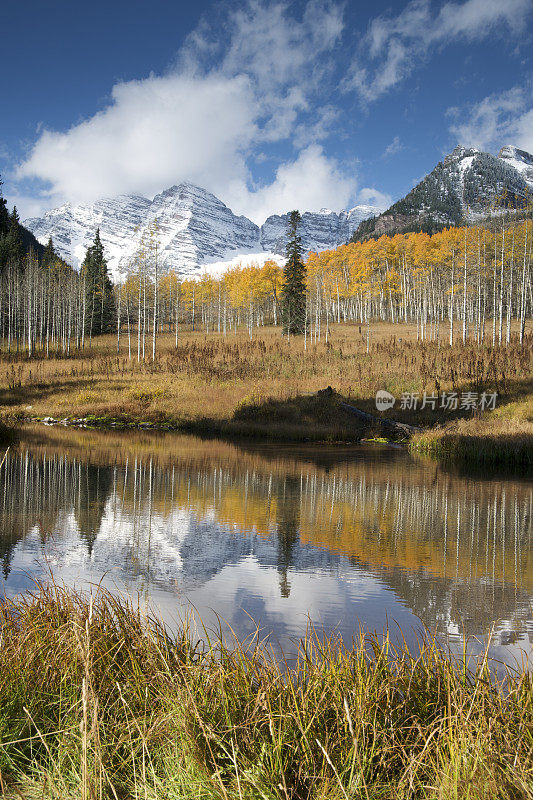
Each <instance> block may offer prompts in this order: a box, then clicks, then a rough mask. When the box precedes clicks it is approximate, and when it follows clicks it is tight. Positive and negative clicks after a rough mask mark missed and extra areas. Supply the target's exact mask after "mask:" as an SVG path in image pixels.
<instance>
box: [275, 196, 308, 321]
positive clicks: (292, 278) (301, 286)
mask: <svg viewBox="0 0 533 800" xmlns="http://www.w3.org/2000/svg"><path fill="white" fill-rule="evenodd" d="M301 219H302V218H301V216H300V212H299V211H291V213H290V215H289V231H288V234H289V235H288V243H287V250H286V255H287V263H286V264H285V267H284V269H283V287H282V291H281V316H282V322H283V332H284V333H286V334H287V336H290V335H291V334H298V333H303V332H304V331H305V327H306V324H307V320H306V313H305V312H306V298H305V289H306V280H305V279H306V268H305V265H304V263H303V260H302V240H301V237H300V236H299V235H298V226H299V224H300V221H301Z"/></svg>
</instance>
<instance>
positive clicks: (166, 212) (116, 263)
mask: <svg viewBox="0 0 533 800" xmlns="http://www.w3.org/2000/svg"><path fill="white" fill-rule="evenodd" d="M155 221H157V237H158V240H159V243H160V261H161V264H165V265H166V266H168V267H175V268H177V269H178V270H180V271H182V272H190V271H194V269H197V268H198V265H200V264H204V263H207V262H209V261H214V260H217V259H218V260H222V259H223V258H224V257H226V256H229V255H230V254H234V253H235V252H236V251H239V252H243V253H246V252H250V250H252V251H254V250H255V251H258V250H260V243H259V242H260V231H259V228H258V226H257V225H254V223H253V222H251V221H250V220H249V219H247V218H246V217H237V216H236V215H235V214H233V212H232V211H231V210H230V209H229V208H228V207H227V206H226V205H224V203H222V202H221V201H220V200H218V199H217V198H216V197H215V196H214V195H213V194H211V193H210V192H207V191H205V190H204V189H200V188H198V187H197V186H193V185H192V184H190V183H181V184H180V185H179V186H172V187H171V188H170V189H166V190H165V191H164V192H161V193H160V194H157V195H156V196H155V197H154V199H153V200H148V199H147V198H146V197H139V196H136V195H119V196H118V197H114V198H109V199H103V200H97V201H96V202H95V203H92V204H90V205H79V206H72V205H71V204H70V203H67V204H66V205H63V206H61V207H60V208H56V209H53V210H52V211H48V212H46V214H44V216H43V217H40V218H35V219H28V220H26V227H28V228H29V230H31V231H32V232H33V233H34V234H35V236H36V237H37V239H38V240H39V241H40V242H43V243H45V242H46V241H48V237H49V236H51V237H52V239H53V242H54V246H55V248H56V250H57V251H58V252H59V254H60V255H61V256H62V257H63V258H64V259H65V261H68V262H69V263H71V264H73V265H74V266H79V265H80V264H81V262H82V260H83V258H84V256H85V251H86V249H87V247H88V246H89V245H90V244H91V243H92V240H93V238H94V234H95V231H96V229H97V228H100V237H101V239H102V243H103V245H104V250H105V253H106V257H107V260H108V265H109V268H110V270H111V272H112V273H113V274H115V275H116V276H119V275H121V274H124V273H125V271H126V270H127V267H128V265H129V264H130V263H131V262H132V261H133V260H134V257H135V254H136V253H137V252H138V250H139V246H140V243H141V240H142V238H143V236H146V234H147V233H148V231H149V229H150V227H151V226H152V225H153V223H154V222H155Z"/></svg>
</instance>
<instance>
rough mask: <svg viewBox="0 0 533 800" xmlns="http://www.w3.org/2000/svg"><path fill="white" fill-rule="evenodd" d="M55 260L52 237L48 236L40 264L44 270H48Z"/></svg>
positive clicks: (55, 254)
mask: <svg viewBox="0 0 533 800" xmlns="http://www.w3.org/2000/svg"><path fill="white" fill-rule="evenodd" d="M56 259H57V253H56V251H55V250H54V243H53V241H52V237H51V236H50V237H49V239H48V242H47V243H46V247H45V248H44V253H43V255H42V259H41V264H42V266H43V267H44V269H50V267H51V266H52V264H53V263H54V262H55V261H56Z"/></svg>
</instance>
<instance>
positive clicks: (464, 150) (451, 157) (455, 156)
mask: <svg viewBox="0 0 533 800" xmlns="http://www.w3.org/2000/svg"><path fill="white" fill-rule="evenodd" d="M480 152H481V151H480V150H478V149H477V147H464V146H463V145H462V144H458V145H457V147H454V149H453V150H452V152H451V153H449V154H448V155H447V156H446V157H445V159H444V161H443V164H444V165H445V166H447V165H448V164H452V163H453V162H456V161H462V159H463V158H472V157H473V156H477V155H479V153H480Z"/></svg>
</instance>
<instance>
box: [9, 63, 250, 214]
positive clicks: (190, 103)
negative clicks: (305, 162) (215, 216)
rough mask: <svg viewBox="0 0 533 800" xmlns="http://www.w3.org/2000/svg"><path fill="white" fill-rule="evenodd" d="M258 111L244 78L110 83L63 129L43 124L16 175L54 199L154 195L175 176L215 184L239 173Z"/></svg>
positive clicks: (217, 76)
mask: <svg viewBox="0 0 533 800" xmlns="http://www.w3.org/2000/svg"><path fill="white" fill-rule="evenodd" d="M257 116H258V109H257V106H256V103H255V102H254V98H253V94H252V92H251V89H250V86H249V84H248V81H247V79H246V78H245V77H244V76H238V77H235V78H226V77H224V76H221V75H220V74H217V73H213V74H210V75H208V76H206V77H204V78H194V77H188V76H184V75H169V76H165V77H160V78H158V77H150V78H147V79H146V80H143V81H131V82H129V83H121V84H117V85H116V86H114V87H113V92H112V102H111V103H110V105H109V106H108V107H107V108H106V109H105V110H104V111H102V112H100V113H99V114H96V115H95V116H94V117H92V118H90V119H88V120H86V121H84V122H82V123H80V124H78V125H75V126H73V127H72V128H71V129H70V130H68V131H67V132H66V133H58V132H54V131H48V130H45V131H43V133H42V134H41V136H40V137H39V139H38V141H37V143H36V145H35V147H34V148H33V151H32V152H31V154H30V156H29V158H28V159H27V161H26V162H25V163H24V164H23V165H22V166H21V167H20V168H19V171H18V176H19V177H20V178H24V177H37V178H40V179H42V180H44V181H49V182H50V184H51V195H52V199H53V200H54V201H58V202H59V201H63V200H70V201H73V202H80V201H90V200H93V199H95V198H96V197H101V196H107V195H114V194H117V193H125V192H142V193H144V194H154V193H155V192H157V191H159V190H161V189H162V188H163V187H165V186H168V185H170V184H171V183H173V182H175V181H179V180H185V179H186V180H190V181H192V182H197V183H200V184H204V185H205V183H206V179H207V178H208V179H209V180H208V182H209V184H210V185H209V186H208V187H207V188H212V189H213V190H215V189H220V188H221V187H222V186H224V185H226V184H227V182H228V181H229V180H231V179H232V178H234V177H235V176H237V177H240V178H241V179H244V178H245V175H246V168H245V158H244V157H245V154H246V151H247V148H248V147H249V146H250V143H251V142H252V140H253V138H254V136H255V135H256V132H257V127H256V126H257Z"/></svg>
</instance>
